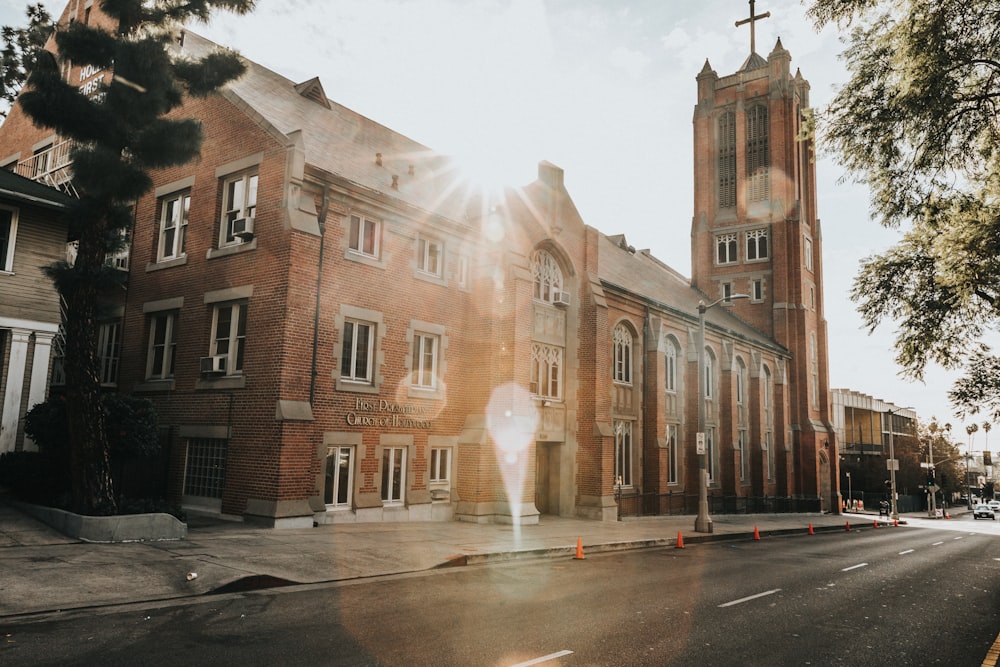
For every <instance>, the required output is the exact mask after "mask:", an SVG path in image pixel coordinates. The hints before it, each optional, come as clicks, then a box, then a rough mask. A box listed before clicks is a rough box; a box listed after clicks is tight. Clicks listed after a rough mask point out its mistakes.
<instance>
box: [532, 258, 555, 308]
mask: <svg viewBox="0 0 1000 667" xmlns="http://www.w3.org/2000/svg"><path fill="white" fill-rule="evenodd" d="M531 276H532V280H533V283H534V286H533V288H532V290H533V291H532V297H533V298H534V299H535V300H536V301H542V302H545V303H552V302H553V300H554V299H555V295H556V294H557V293H559V292H561V291H562V289H563V273H562V269H560V268H559V263H558V262H556V258H555V257H553V256H552V255H551V254H550V253H548V252H546V251H545V250H536V251H534V252H533V253H531Z"/></svg>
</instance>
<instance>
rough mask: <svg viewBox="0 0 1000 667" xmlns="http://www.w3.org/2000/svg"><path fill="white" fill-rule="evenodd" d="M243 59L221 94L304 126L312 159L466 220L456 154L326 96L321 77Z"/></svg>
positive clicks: (207, 47) (291, 127)
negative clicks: (292, 75) (300, 76)
mask: <svg viewBox="0 0 1000 667" xmlns="http://www.w3.org/2000/svg"><path fill="white" fill-rule="evenodd" d="M178 48H179V50H180V54H181V55H187V56H189V57H192V58H197V57H201V56H203V55H205V54H207V53H209V52H211V51H213V50H216V49H219V48H221V47H219V46H218V45H217V44H215V43H214V42H211V41H210V40H207V39H205V38H203V37H200V36H199V35H197V34H195V33H191V32H185V35H184V40H183V45H182V46H179V47H178ZM244 62H245V63H246V66H247V71H246V74H245V75H244V76H243V77H241V78H240V79H239V80H237V81H234V82H232V83H230V84H229V86H228V88H227V90H226V91H225V92H224V95H225V96H226V97H227V98H228V99H230V100H232V101H234V102H236V103H237V104H240V105H241V106H242V105H245V106H246V107H247V109H249V110H250V111H252V112H255V113H256V114H259V116H260V119H262V120H263V121H264V122H265V123H266V124H267V125H269V126H270V128H273V130H274V131H276V132H278V133H280V134H281V135H284V136H286V137H287V136H288V135H290V134H292V133H294V132H297V131H301V133H302V141H303V146H304V149H305V161H306V164H307V165H310V166H312V167H315V168H317V169H319V170H322V171H325V172H328V173H330V174H333V175H336V176H341V177H343V178H345V179H348V180H349V181H351V182H353V183H355V184H357V185H359V186H362V187H364V188H368V189H370V190H372V191H375V192H380V193H383V194H386V195H389V196H391V197H392V198H394V199H396V200H398V201H400V202H402V203H405V204H409V205H411V206H415V207H417V208H418V209H422V210H424V211H428V212H434V213H436V214H439V215H444V216H446V217H449V218H452V219H454V220H459V221H464V220H465V218H466V216H465V212H466V208H467V206H468V201H467V199H468V190H469V185H468V183H467V182H464V181H462V180H461V178H460V175H459V172H458V170H457V167H456V164H455V162H454V160H453V159H451V158H449V157H447V156H443V155H441V154H439V153H436V152H435V151H433V150H431V149H430V148H428V147H427V146H424V145H423V144H420V143H418V142H416V141H413V140H412V139H409V138H408V137H405V136H403V135H402V134H399V133H398V132H394V131H393V130H390V129H389V128H387V127H385V126H383V125H381V124H379V123H377V122H375V121H373V120H370V119H368V118H366V117H364V116H362V115H361V114H359V113H356V112H354V111H352V110H351V109H348V108H347V107H344V106H342V105H340V104H337V103H336V102H334V101H333V100H330V99H328V98H327V97H326V94H325V93H324V92H323V87H322V85H321V84H320V82H319V78H314V79H310V80H308V81H305V82H302V83H300V84H296V83H295V82H293V81H291V80H290V79H287V78H285V77H284V76H281V75H280V74H278V73H276V72H273V71H271V70H269V69H267V68H266V67H263V66H262V65H260V64H258V63H255V62H253V61H250V60H247V59H244Z"/></svg>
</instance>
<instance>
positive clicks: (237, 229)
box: [219, 170, 257, 247]
mask: <svg viewBox="0 0 1000 667" xmlns="http://www.w3.org/2000/svg"><path fill="white" fill-rule="evenodd" d="M222 195H223V200H222V224H221V226H220V229H219V232H220V234H219V246H220V247H223V246H227V245H236V244H240V243H246V242H247V241H250V240H251V239H253V220H254V215H255V214H256V212H257V173H256V170H253V171H249V172H244V173H242V174H237V175H235V176H229V177H228V178H226V179H225V180H224V181H223V187H222Z"/></svg>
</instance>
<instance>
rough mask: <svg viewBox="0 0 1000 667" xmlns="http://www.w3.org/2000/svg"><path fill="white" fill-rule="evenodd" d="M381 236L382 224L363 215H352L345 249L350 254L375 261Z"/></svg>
mask: <svg viewBox="0 0 1000 667" xmlns="http://www.w3.org/2000/svg"><path fill="white" fill-rule="evenodd" d="M381 235H382V223H381V222H380V221H378V220H374V219H372V218H369V217H366V216H363V215H352V216H351V225H350V229H349V230H348V238H347V247H348V249H350V250H351V252H355V253H357V254H359V255H365V256H366V257H373V258H376V259H377V258H378V256H379V249H380V248H379V246H380V244H381V239H380V237H381Z"/></svg>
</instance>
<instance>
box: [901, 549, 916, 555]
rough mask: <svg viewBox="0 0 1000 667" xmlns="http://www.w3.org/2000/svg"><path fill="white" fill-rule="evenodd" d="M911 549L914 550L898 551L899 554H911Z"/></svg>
mask: <svg viewBox="0 0 1000 667" xmlns="http://www.w3.org/2000/svg"><path fill="white" fill-rule="evenodd" d="M913 551H914V550H913V549H907V550H906V551H900V552H899V555H900V556H905V555H906V554H912V553H913Z"/></svg>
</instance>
